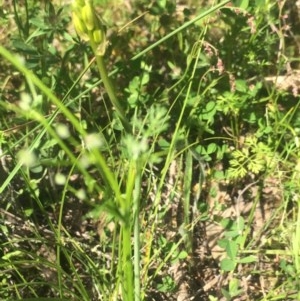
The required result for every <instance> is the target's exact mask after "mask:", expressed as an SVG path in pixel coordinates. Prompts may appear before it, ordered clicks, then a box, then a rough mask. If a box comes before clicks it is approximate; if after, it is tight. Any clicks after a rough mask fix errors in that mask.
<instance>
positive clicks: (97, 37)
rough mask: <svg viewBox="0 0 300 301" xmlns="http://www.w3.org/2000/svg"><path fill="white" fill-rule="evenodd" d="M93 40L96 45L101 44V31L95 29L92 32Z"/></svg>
mask: <svg viewBox="0 0 300 301" xmlns="http://www.w3.org/2000/svg"><path fill="white" fill-rule="evenodd" d="M93 38H94V41H95V43H96V44H100V43H102V40H103V32H102V30H101V29H95V30H94V31H93Z"/></svg>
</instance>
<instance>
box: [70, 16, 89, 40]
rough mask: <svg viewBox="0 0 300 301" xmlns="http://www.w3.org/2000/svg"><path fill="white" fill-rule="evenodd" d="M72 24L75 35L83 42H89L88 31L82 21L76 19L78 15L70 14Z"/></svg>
mask: <svg viewBox="0 0 300 301" xmlns="http://www.w3.org/2000/svg"><path fill="white" fill-rule="evenodd" d="M72 19H73V24H74V27H75V30H76V32H77V34H78V35H79V36H80V37H81V38H82V39H83V40H85V41H88V40H89V37H88V30H87V28H86V26H85V24H84V23H83V22H82V20H81V19H80V18H79V17H78V15H77V14H76V13H75V12H73V13H72Z"/></svg>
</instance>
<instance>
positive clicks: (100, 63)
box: [90, 37, 132, 133]
mask: <svg viewBox="0 0 300 301" xmlns="http://www.w3.org/2000/svg"><path fill="white" fill-rule="evenodd" d="M90 45H91V47H92V49H93V52H94V53H95V56H96V62H97V67H98V70H99V73H100V76H101V79H102V82H103V85H104V87H105V89H106V92H107V94H108V96H109V99H110V101H111V103H112V105H113V106H114V107H115V109H116V112H117V115H118V117H119V118H120V121H121V123H122V125H123V127H124V129H125V130H126V132H128V133H131V132H132V128H131V126H130V124H129V122H128V120H127V118H126V116H125V112H124V109H123V107H122V106H121V104H120V102H119V100H118V97H117V94H116V91H115V88H114V85H113V83H112V81H111V80H110V78H109V76H108V72H107V69H106V66H105V62H104V57H103V56H102V55H97V45H96V44H95V42H94V40H93V38H92V37H91V38H90Z"/></svg>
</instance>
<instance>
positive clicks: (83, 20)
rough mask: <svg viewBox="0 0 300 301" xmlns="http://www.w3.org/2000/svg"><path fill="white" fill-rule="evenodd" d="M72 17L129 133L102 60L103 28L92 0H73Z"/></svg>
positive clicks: (104, 46) (130, 129) (129, 130)
mask: <svg viewBox="0 0 300 301" xmlns="http://www.w3.org/2000/svg"><path fill="white" fill-rule="evenodd" d="M72 8H73V11H72V19H73V24H74V27H75V30H76V32H77V34H78V35H79V36H80V38H81V39H83V40H84V41H87V42H89V44H90V46H91V48H92V50H93V52H94V54H95V57H96V62H97V66H98V70H99V73H100V76H101V79H102V82H103V84H104V87H105V89H106V92H107V94H108V96H109V99H110V101H111V103H112V105H113V106H114V108H115V110H116V113H117V115H118V117H119V118H120V121H121V123H122V125H123V127H124V129H125V130H126V132H128V133H131V132H132V128H131V126H130V124H129V122H128V120H127V118H126V115H125V112H124V110H123V107H122V106H121V104H120V102H119V100H118V97H117V94H116V91H115V88H114V86H113V83H112V82H111V80H110V78H109V76H108V72H107V69H106V66H105V62H104V54H105V48H106V35H105V29H104V26H103V24H102V22H101V21H100V19H99V18H98V16H97V15H96V13H95V9H94V6H93V1H92V0H75V1H73V4H72Z"/></svg>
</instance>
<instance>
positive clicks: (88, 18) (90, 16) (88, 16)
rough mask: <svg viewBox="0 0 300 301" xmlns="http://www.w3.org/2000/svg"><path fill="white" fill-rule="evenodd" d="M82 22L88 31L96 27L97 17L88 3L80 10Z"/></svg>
mask: <svg viewBox="0 0 300 301" xmlns="http://www.w3.org/2000/svg"><path fill="white" fill-rule="evenodd" d="M81 16H82V20H83V22H84V23H85V26H86V27H87V29H88V30H93V29H94V28H96V26H97V19H96V18H97V17H96V15H95V12H94V8H93V6H92V4H91V3H90V2H87V3H86V4H85V6H84V7H83V8H82V10H81Z"/></svg>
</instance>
